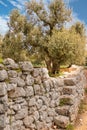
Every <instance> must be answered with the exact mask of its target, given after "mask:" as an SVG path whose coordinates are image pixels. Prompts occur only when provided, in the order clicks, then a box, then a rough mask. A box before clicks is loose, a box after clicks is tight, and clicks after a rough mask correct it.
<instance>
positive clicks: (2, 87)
mask: <svg viewBox="0 0 87 130" xmlns="http://www.w3.org/2000/svg"><path fill="white" fill-rule="evenodd" d="M6 88H7V86H6V83H4V82H0V96H4V95H5V94H6Z"/></svg>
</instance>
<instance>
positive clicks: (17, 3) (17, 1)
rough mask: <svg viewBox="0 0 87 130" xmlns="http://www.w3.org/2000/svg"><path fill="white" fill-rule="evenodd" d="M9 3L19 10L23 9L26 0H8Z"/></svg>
mask: <svg viewBox="0 0 87 130" xmlns="http://www.w3.org/2000/svg"><path fill="white" fill-rule="evenodd" d="M8 1H9V2H10V4H12V5H13V6H14V7H16V8H18V9H19V10H21V11H22V10H24V5H25V2H27V1H28V0H8Z"/></svg>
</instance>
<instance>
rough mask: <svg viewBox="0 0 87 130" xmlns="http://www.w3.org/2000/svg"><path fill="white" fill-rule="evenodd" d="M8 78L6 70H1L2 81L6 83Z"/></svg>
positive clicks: (0, 79) (0, 77)
mask: <svg viewBox="0 0 87 130" xmlns="http://www.w3.org/2000/svg"><path fill="white" fill-rule="evenodd" d="M7 78H8V74H7V71H6V70H0V81H4V80H5V79H7Z"/></svg>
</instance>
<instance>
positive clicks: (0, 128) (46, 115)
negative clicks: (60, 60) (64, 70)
mask: <svg viewBox="0 0 87 130" xmlns="http://www.w3.org/2000/svg"><path fill="white" fill-rule="evenodd" d="M85 85H86V79H85V75H84V70H83V69H82V68H81V67H78V69H77V70H76V71H74V72H73V73H71V74H69V75H68V76H64V77H58V78H52V77H49V75H48V70H47V69H46V68H33V65H32V64H31V63H30V62H27V61H26V62H19V64H16V63H15V62H14V61H13V60H12V59H9V58H8V59H5V60H4V62H3V64H0V130H42V129H43V128H49V130H53V128H52V126H53V125H54V124H55V126H57V128H60V129H61V130H63V129H65V128H66V127H67V125H68V124H70V123H71V124H73V123H74V122H75V120H76V117H77V113H78V108H79V105H80V103H81V100H83V98H84V87H85ZM58 130H59V129H58Z"/></svg>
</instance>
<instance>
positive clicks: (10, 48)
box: [0, 0, 86, 74]
mask: <svg viewBox="0 0 87 130" xmlns="http://www.w3.org/2000/svg"><path fill="white" fill-rule="evenodd" d="M26 10H27V15H23V14H21V13H20V12H19V11H18V10H17V9H15V10H13V11H12V12H11V14H10V20H9V22H8V27H9V31H8V32H7V34H6V35H5V36H4V37H2V36H0V50H1V54H0V55H1V56H2V58H7V57H9V58H12V59H14V60H15V61H17V62H18V61H19V60H20V61H23V60H30V61H32V63H33V64H34V66H35V67H40V66H46V67H47V68H48V70H49V73H50V74H57V73H59V71H60V66H61V65H64V64H67V65H72V64H78V65H83V64H84V61H85V43H86V37H85V27H84V25H83V24H82V23H80V22H77V23H76V24H74V25H73V26H71V27H70V28H69V29H67V28H65V23H66V22H69V21H70V20H71V14H72V12H71V10H70V9H69V8H68V7H67V6H66V4H65V3H64V1H63V0H55V1H54V0H52V1H50V3H49V4H47V5H45V4H44V0H41V1H39V2H37V1H35V0H30V1H29V2H27V4H26Z"/></svg>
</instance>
